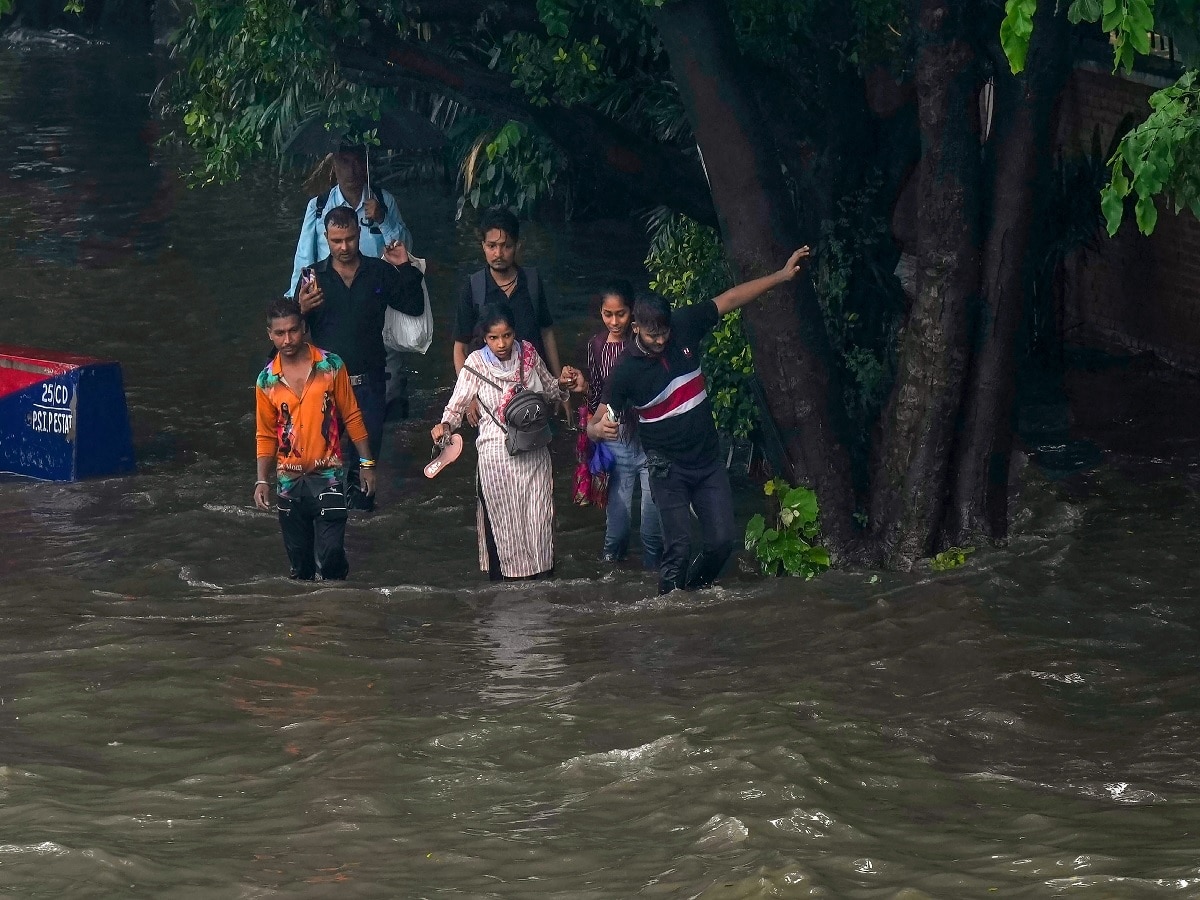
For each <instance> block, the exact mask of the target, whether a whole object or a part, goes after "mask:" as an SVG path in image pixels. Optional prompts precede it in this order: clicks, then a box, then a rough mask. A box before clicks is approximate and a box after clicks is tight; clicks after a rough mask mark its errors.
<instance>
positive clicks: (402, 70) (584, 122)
mask: <svg viewBox="0 0 1200 900" xmlns="http://www.w3.org/2000/svg"><path fill="white" fill-rule="evenodd" d="M338 62H339V64H340V66H341V67H342V71H343V74H344V75H345V76H346V77H347V78H349V79H351V80H353V81H358V82H360V83H364V84H371V85H374V86H377V87H388V88H418V89H421V90H425V91H434V92H437V93H441V94H446V95H447V96H450V97H452V98H454V99H456V100H458V101H460V102H462V103H465V104H467V105H469V106H473V107H475V108H476V109H482V110H484V111H486V112H487V113H489V114H492V115H496V116H504V117H507V118H510V119H514V120H516V121H521V122H525V123H529V124H533V125H535V126H536V127H537V128H539V129H540V130H541V131H542V132H543V133H544V134H545V135H546V136H547V137H548V138H550V139H551V140H552V141H554V142H555V143H557V144H559V145H560V146H561V147H562V148H563V149H564V150H566V151H567V152H568V153H569V154H570V155H571V157H572V159H573V160H574V161H575V162H576V163H577V164H578V165H580V167H581V169H582V173H583V174H584V175H586V176H587V177H590V178H593V179H599V180H600V181H602V182H604V183H606V184H607V185H608V186H609V188H610V189H618V190H622V191H624V192H626V193H628V194H629V195H630V197H631V199H632V202H633V205H635V206H636V205H643V206H657V205H663V206H667V207H669V208H671V209H673V210H676V211H677V212H680V213H683V214H684V215H686V216H688V217H690V218H692V219H694V220H696V221H697V222H702V223H704V224H706V225H713V226H715V225H716V224H717V217H716V212H715V210H714V209H713V205H712V197H711V195H710V193H709V189H708V181H707V179H706V178H705V177H704V172H703V170H702V169H701V167H700V164H699V162H698V160H697V159H696V158H695V157H693V156H691V155H689V154H687V153H684V152H683V151H681V150H678V149H676V148H672V147H667V146H663V145H661V144H656V143H654V142H652V141H648V140H646V139H645V138H643V137H641V136H640V135H638V134H637V133H635V132H634V131H632V130H631V129H629V128H626V127H625V126H623V125H621V124H620V123H619V122H616V121H614V120H613V119H610V118H608V117H606V116H603V115H601V114H599V113H597V112H595V111H594V110H590V109H587V108H585V107H582V106H576V107H570V108H567V107H562V106H557V105H554V104H551V105H548V106H536V105H534V104H533V103H532V102H530V101H529V100H528V99H527V98H526V97H525V96H524V95H523V94H521V93H520V92H519V91H517V90H516V89H514V88H513V87H512V84H511V81H510V79H509V78H508V76H507V75H504V74H503V73H500V72H497V71H495V70H493V69H488V68H487V67H485V66H482V65H480V64H479V63H476V62H473V61H472V60H469V59H465V58H462V57H455V56H451V55H450V54H448V53H444V52H441V51H438V50H435V49H433V48H431V47H428V46H424V45H421V44H418V43H416V42H413V41H407V40H403V39H401V38H399V37H398V36H396V35H395V34H392V33H390V30H385V28H383V27H376V28H375V29H374V30H373V32H372V35H371V39H370V42H369V43H368V44H367V45H366V46H342V47H340V48H339V50H338Z"/></svg>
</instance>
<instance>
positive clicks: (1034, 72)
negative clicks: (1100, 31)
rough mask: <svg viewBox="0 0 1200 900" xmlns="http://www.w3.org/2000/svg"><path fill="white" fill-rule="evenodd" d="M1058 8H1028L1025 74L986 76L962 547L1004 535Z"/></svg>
mask: <svg viewBox="0 0 1200 900" xmlns="http://www.w3.org/2000/svg"><path fill="white" fill-rule="evenodd" d="M1067 38H1068V33H1067V21H1066V10H1065V9H1061V10H1057V11H1056V10H1055V8H1054V6H1052V5H1050V4H1042V5H1041V8H1040V9H1039V10H1038V14H1037V18H1036V20H1035V26H1034V30H1033V41H1032V44H1031V46H1030V49H1029V56H1028V65H1027V67H1026V70H1025V73H1024V74H1023V75H1022V76H1020V77H1018V76H1014V75H1011V74H1010V73H1009V72H1008V70H1007V68H1004V69H1002V70H1001V71H1000V73H999V74H997V75H996V81H995V84H996V91H995V98H996V102H995V106H994V108H995V115H994V117H993V121H994V122H995V129H994V132H993V134H992V136H991V138H990V140H989V144H991V145H992V148H993V149H992V157H993V165H992V166H991V170H990V172H989V173H988V174H989V177H988V183H989V187H990V189H991V195H992V214H991V217H990V223H989V229H988V234H987V238H986V242H985V245H984V251H983V279H982V290H983V304H982V315H981V318H980V321H979V327H978V335H977V338H976V340H975V341H974V343H975V344H976V345H977V347H978V353H977V356H976V358H975V360H974V362H973V365H972V370H971V375H970V383H969V385H968V389H967V401H966V403H965V404H964V417H963V418H964V421H963V428H962V436H961V439H960V442H959V445H958V448H957V451H956V453H955V458H956V466H955V468H956V478H955V484H954V494H953V498H952V500H951V504H950V508H949V510H948V515H947V518H946V523H945V531H944V536H943V541H942V542H943V543H944V544H945V545H946V546H950V545H955V544H957V545H966V544H970V543H974V542H975V541H977V540H978V539H980V538H991V539H1000V538H1003V537H1005V536H1006V535H1007V533H1008V519H1009V515H1008V471H1009V461H1010V457H1011V455H1012V437H1013V428H1014V423H1013V397H1014V390H1015V381H1016V378H1015V346H1014V344H1015V338H1016V332H1017V326H1018V323H1019V322H1020V319H1021V312H1022V310H1023V308H1024V300H1025V284H1026V279H1025V275H1026V272H1027V270H1028V266H1027V264H1026V258H1027V255H1028V252H1029V249H1030V248H1029V230H1030V224H1031V223H1032V221H1033V217H1034V200H1035V182H1036V181H1037V179H1038V176H1039V174H1040V173H1041V172H1042V171H1044V169H1045V168H1047V167H1048V166H1049V163H1050V157H1051V145H1050V115H1051V111H1052V110H1053V109H1054V106H1055V104H1056V102H1057V100H1058V98H1059V96H1060V94H1061V93H1062V90H1063V87H1064V86H1065V84H1066V79H1067V76H1068V75H1069V73H1070V59H1071V57H1070V53H1069V52H1068V47H1067Z"/></svg>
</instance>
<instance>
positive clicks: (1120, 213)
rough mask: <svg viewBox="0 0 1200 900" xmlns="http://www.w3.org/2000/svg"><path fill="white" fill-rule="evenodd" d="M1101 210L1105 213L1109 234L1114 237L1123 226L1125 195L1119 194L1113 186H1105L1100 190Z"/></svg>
mask: <svg viewBox="0 0 1200 900" xmlns="http://www.w3.org/2000/svg"><path fill="white" fill-rule="evenodd" d="M1100 211H1101V212H1103V213H1104V223H1105V227H1106V228H1107V229H1108V236H1109V237H1112V236H1113V235H1115V234H1116V233H1117V229H1119V228H1120V227H1121V219H1122V218H1123V217H1124V215H1125V202H1124V199H1123V195H1121V194H1118V193H1117V192H1116V191H1115V190H1113V188H1112V187H1111V186H1110V187H1106V188H1104V189H1103V190H1102V191H1100Z"/></svg>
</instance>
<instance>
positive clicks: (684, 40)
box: [654, 0, 855, 550]
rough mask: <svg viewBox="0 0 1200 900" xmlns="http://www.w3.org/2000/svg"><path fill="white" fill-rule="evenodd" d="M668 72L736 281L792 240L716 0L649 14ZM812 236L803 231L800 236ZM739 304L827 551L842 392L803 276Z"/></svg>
mask: <svg viewBox="0 0 1200 900" xmlns="http://www.w3.org/2000/svg"><path fill="white" fill-rule="evenodd" d="M654 19H655V23H656V25H657V26H658V29H659V35H660V36H661V38H662V41H663V45H664V46H665V47H666V50H667V54H668V56H669V58H670V61H671V72H672V74H673V75H674V76H675V81H676V87H677V89H678V90H679V93H680V96H681V98H682V99H683V103H684V108H685V109H686V110H687V113H688V118H689V120H690V122H691V125H692V130H693V133H694V135H695V137H696V142H697V144H698V145H699V147H700V152H701V154H702V156H703V159H704V166H705V169H706V171H707V173H708V179H709V185H710V187H711V190H712V197H713V202H714V205H715V206H716V210H717V217H718V219H719V221H720V223H721V231H722V236H723V238H724V242H725V247H726V251H727V253H728V255H729V257H730V259H731V261H732V262H733V264H734V266H735V267H736V270H737V272H738V274H739V276H740V277H741V278H743V279H745V278H754V277H757V276H760V275H765V274H767V273H769V272H771V271H774V270H775V269H777V268H778V267H779V266H780V265H781V264H782V263H783V262H784V261H785V260H786V259H787V257H788V255H789V254H790V253H791V252H792V251H793V250H794V249H796V247H797V246H798V245H799V244H800V243H802V241H801V240H800V236H799V235H798V233H797V232H798V229H797V228H796V226H795V222H796V214H795V211H794V210H793V209H791V205H790V202H789V200H788V193H787V190H786V188H785V185H784V182H783V177H782V173H781V170H780V164H779V155H778V152H777V150H776V148H775V147H774V145H773V142H772V140H771V136H770V133H769V131H768V130H767V128H766V126H765V124H764V121H763V120H764V117H763V110H762V109H761V108H759V107H758V105H757V104H756V103H755V102H754V99H753V98H754V93H753V91H752V90H750V89H749V86H748V85H746V84H745V83H744V81H743V77H744V74H743V73H744V72H745V66H744V64H743V62H742V60H741V58H740V54H739V52H738V49H737V46H736V44H735V41H734V37H733V30H732V23H731V22H730V20H729V15H728V12H727V10H726V8H725V5H724V4H723V3H721V2H719V0H678V2H673V3H668V4H666V5H664V6H663V7H662V8H660V9H659V10H658V11H657V12H655V14H654ZM815 237H816V235H815V234H812V235H808V236H807V239H808V240H809V241H810V242H811V241H814V240H815ZM797 282H799V286H798V287H797V288H796V289H795V290H792V289H788V288H781V289H778V290H775V291H772V292H770V293H769V294H768V295H767V296H765V297H763V298H762V299H761V300H760V301H758V302H756V303H753V304H751V305H750V306H748V307H746V308H745V310H744V316H745V321H746V322H747V324H748V326H749V327H748V328H747V332H748V335H749V338H750V343H751V346H752V347H753V350H754V361H755V369H756V371H757V372H758V377H759V379H760V380H761V382H762V384H763V387H764V389H765V394H766V398H767V403H768V406H769V407H770V413H771V416H772V418H773V419H774V420H775V423H776V424H777V425H778V427H779V430H780V432H781V434H782V437H783V440H784V443H785V446H786V450H787V453H788V457H789V462H790V464H791V468H792V471H791V472H789V473H787V474H788V476H789V478H790V479H791V480H792V481H793V482H803V483H807V484H809V485H810V486H812V487H813V489H814V490H816V492H817V495H818V497H819V499H820V503H821V520H822V527H823V530H824V533H825V535H826V537H827V539H828V541H829V543H830V545H831V546H832V547H833V548H834V549H835V550H845V549H846V548H847V547H848V546H850V544H851V543H852V541H853V539H854V533H855V529H854V526H853V520H852V518H851V515H852V512H853V508H854V505H853V499H854V498H853V494H852V489H851V481H850V477H849V473H850V468H849V458H848V456H847V454H846V451H845V447H844V444H843V442H842V441H841V440H840V439H839V435H838V434H837V433H836V432H835V424H834V423H837V422H840V421H842V420H843V419H844V413H843V412H842V410H841V408H840V404H839V399H840V397H841V391H840V390H835V389H831V379H832V378H833V377H834V376H833V375H832V374H831V372H832V369H833V366H832V365H831V351H830V347H829V340H828V335H827V334H826V332H825V326H824V321H823V319H822V316H821V310H820V307H819V306H818V304H817V299H816V294H815V292H814V291H813V289H812V285H811V282H810V280H809V279H808V278H801V279H797Z"/></svg>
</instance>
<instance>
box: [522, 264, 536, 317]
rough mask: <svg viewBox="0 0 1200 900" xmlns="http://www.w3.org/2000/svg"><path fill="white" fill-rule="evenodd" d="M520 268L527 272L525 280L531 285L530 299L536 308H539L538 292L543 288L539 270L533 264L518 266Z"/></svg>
mask: <svg viewBox="0 0 1200 900" xmlns="http://www.w3.org/2000/svg"><path fill="white" fill-rule="evenodd" d="M518 268H519V269H520V270H521V271H522V272H524V273H525V282H526V284H527V285H528V286H529V299H530V301H531V302H532V303H533V307H534V309H537V301H538V292H539V291H540V290H541V289H542V282H541V279H540V278H539V277H538V270H537V269H535V268H534V267H533V266H518Z"/></svg>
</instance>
